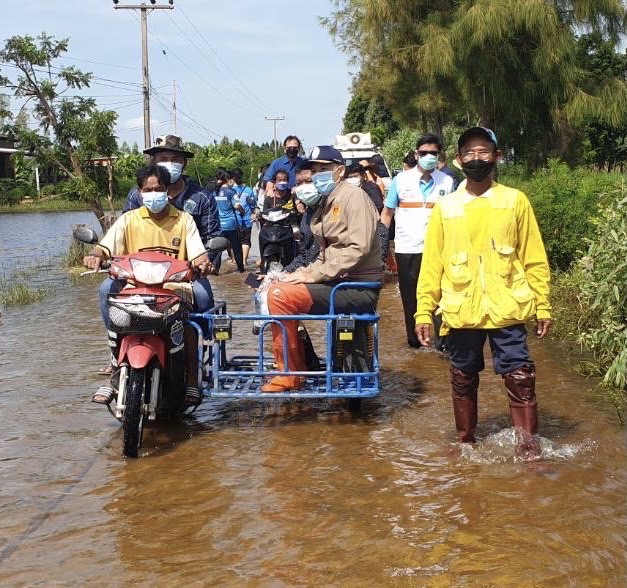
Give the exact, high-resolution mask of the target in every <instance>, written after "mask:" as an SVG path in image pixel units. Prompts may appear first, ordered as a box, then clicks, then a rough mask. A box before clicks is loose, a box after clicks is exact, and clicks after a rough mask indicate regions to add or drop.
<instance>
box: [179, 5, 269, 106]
mask: <svg viewBox="0 0 627 588" xmlns="http://www.w3.org/2000/svg"><path fill="white" fill-rule="evenodd" d="M168 16H169V17H170V20H171V22H172V24H173V25H174V26H175V27H176V28H177V29H178V30H179V32H180V33H181V34H182V35H183V36H184V37H185V38H186V39H187V40H188V41H189V42H190V43H191V44H192V45H193V46H194V47H195V48H196V49H197V50H198V52H199V53H200V55H202V56H203V57H204V58H205V59H206V60H207V63H208V64H209V65H211V67H213V68H214V69H215V70H216V71H217V72H218V73H219V74H220V75H221V76H222V77H223V78H224V79H225V80H226V81H227V83H228V84H229V85H230V86H231V87H232V88H233V89H234V90H235V91H236V92H238V93H239V95H240V96H242V97H243V98H244V99H246V100H248V101H249V102H251V104H252V103H254V108H259V106H261V108H262V110H261V111H259V112H258V114H259V115H260V116H263V109H264V108H265V107H264V106H263V104H261V103H260V102H259V101H258V100H257V99H256V98H255V96H254V95H253V98H252V100H251V98H250V95H251V94H249V93H246V92H242V90H241V89H240V88H238V87H237V86H236V85H235V84H234V83H233V81H232V79H231V78H230V77H229V76H228V75H226V74H225V73H224V72H223V71H221V69H220V68H219V67H218V66H217V65H216V64H215V63H214V62H213V61H212V60H211V58H210V57H209V56H208V55H207V54H206V53H205V52H204V51H203V50H202V48H201V47H199V46H198V45H197V44H196V42H195V41H194V40H193V39H192V38H191V37H190V36H189V35H188V34H187V32H186V31H185V30H184V29H183V28H181V27H180V26H179V24H178V23H177V22H176V20H175V19H174V18H173V17H172V15H171V14H169V15H168ZM188 22H189V19H188ZM190 24H192V23H190ZM192 26H194V25H193V24H192ZM194 29H195V30H196V31H197V32H198V34H199V35H200V32H199V31H198V29H196V28H195V26H194ZM205 42H207V41H205ZM207 45H208V47H209V48H210V49H212V47H211V46H210V45H209V44H208V43H207ZM212 50H213V49H212ZM214 53H215V51H214ZM232 75H233V76H234V75H235V74H232ZM245 89H246V88H245ZM246 90H247V89H246Z"/></svg>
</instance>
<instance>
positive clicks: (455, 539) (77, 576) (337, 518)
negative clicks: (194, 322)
mask: <svg viewBox="0 0 627 588" xmlns="http://www.w3.org/2000/svg"><path fill="white" fill-rule="evenodd" d="M27 217H28V215H27V216H26V217H24V216H23V215H20V216H19V217H18V218H16V219H13V221H12V222H13V223H16V224H15V225H11V226H12V227H13V229H14V230H15V234H16V235H20V234H22V233H25V231H21V229H20V228H19V222H20V219H22V218H23V219H26V220H25V221H24V222H27V223H30V222H31V220H28V219H27ZM69 219H70V215H68V221H69V222H68V225H71V224H72V223H73V222H76V221H75V220H73V219H72V220H69ZM87 220H89V219H87ZM6 222H7V221H6V218H3V217H1V216H0V223H6ZM3 226H6V224H5V225H3ZM28 226H31V225H28ZM0 228H1V227H0ZM62 230H63V231H65V230H67V232H68V234H69V228H68V229H65V228H63V229H62ZM0 235H1V237H0V239H2V241H1V243H2V250H3V251H5V253H6V251H8V250H10V245H7V244H6V242H7V241H6V235H5V234H4V232H3V231H2V230H0ZM24 238H25V239H26V242H28V239H29V238H30V235H26V236H25V237H24ZM15 239H17V237H15ZM18 244H19V243H18ZM59 274H60V275H61V274H62V273H61V272H59ZM59 279H60V280H61V279H62V278H59ZM213 282H214V285H215V289H216V291H217V295H218V297H228V300H229V305H230V308H231V309H233V310H246V311H248V309H249V308H250V293H249V291H248V290H245V289H243V288H242V287H241V277H240V276H239V275H237V274H226V275H224V276H220V277H219V278H217V279H214V280H213ZM97 284H98V279H92V280H89V279H88V280H83V281H80V282H79V283H78V284H76V285H75V286H72V287H64V288H62V289H61V288H57V290H56V291H55V292H54V293H53V294H51V295H50V296H49V297H48V298H47V299H46V300H44V301H43V302H41V303H37V304H33V305H31V306H28V307H23V308H10V309H5V310H4V311H3V313H4V316H3V323H2V325H0V351H1V353H0V411H1V414H2V415H3V417H4V419H3V427H2V428H1V429H0V463H1V464H2V467H1V468H0V584H1V585H3V586H5V585H6V586H51V585H55V586H57V585H58V586H65V585H68V586H69V585H72V586H74V585H93V586H128V585H137V586H144V585H159V586H161V585H171V584H178V585H198V586H272V587H274V586H321V585H324V586H341V587H345V586H349V587H350V586H356V587H357V586H433V587H439V586H499V587H500V586H534V585H535V586H624V585H625V584H626V583H627V577H626V571H625V570H626V559H627V558H626V555H625V554H626V553H627V550H626V547H627V545H626V535H625V531H624V529H625V528H626V525H627V504H626V501H625V490H626V489H627V473H626V471H627V469H626V468H625V457H624V456H625V450H626V449H627V439H626V435H625V431H624V430H623V429H621V428H619V426H618V424H617V422H616V419H615V415H614V414H613V412H612V410H611V409H610V408H609V407H607V406H606V405H605V403H604V402H603V401H602V399H600V398H599V397H597V396H596V395H594V394H592V393H590V392H589V388H591V387H592V386H593V383H591V382H590V381H587V380H585V379H583V378H581V377H580V376H578V375H577V374H576V373H575V372H574V371H573V370H572V369H571V368H570V366H569V365H568V363H567V361H566V360H565V358H564V357H563V353H562V352H561V349H560V348H559V347H558V346H557V345H556V344H554V343H551V342H544V343H539V342H537V341H535V340H534V341H532V353H533V355H534V358H535V359H536V363H537V369H538V394H539V401H540V432H541V434H542V439H541V442H542V448H543V459H542V460H540V461H537V462H531V463H520V462H518V461H517V460H516V459H515V458H514V451H513V431H512V429H511V428H510V423H509V417H508V411H507V397H506V394H505V392H504V389H503V387H502V383H501V380H500V378H498V377H496V376H495V375H494V374H491V373H489V372H485V373H484V374H482V382H481V388H480V393H479V398H480V408H479V427H478V437H479V443H478V444H477V446H475V447H463V448H461V449H460V448H459V447H458V446H457V444H455V443H454V438H455V432H454V423H453V417H452V411H451V407H450V397H449V391H448V364H447V363H446V361H445V359H443V358H442V357H441V356H439V355H437V354H432V353H429V354H425V353H419V352H416V351H413V350H409V349H403V348H402V347H400V345H399V344H398V343H399V342H398V332H399V329H400V330H402V328H403V327H402V318H401V314H400V300H399V298H398V295H397V292H396V288H395V285H394V284H388V285H387V286H386V288H385V290H384V292H383V294H382V297H381V301H380V310H381V311H382V314H383V317H384V318H383V322H382V329H381V341H382V364H383V374H382V381H383V387H384V390H383V393H382V395H381V396H380V397H378V398H375V399H372V400H370V401H366V402H364V410H363V412H362V413H361V414H359V415H352V414H350V413H349V412H347V411H346V410H345V408H344V406H343V405H342V404H341V403H339V402H328V403H327V402H320V401H316V402H313V401H306V402H302V403H301V402H295V401H284V402H282V401H278V400H276V399H275V400H271V401H268V402H267V403H262V402H258V401H245V402H233V401H228V400H221V401H220V402H205V403H204V404H203V405H202V406H201V408H200V409H199V410H198V411H197V412H196V413H195V415H194V417H193V418H190V419H188V420H186V421H184V422H182V423H179V424H176V425H172V426H170V427H162V428H159V429H158V430H154V429H149V430H148V431H147V435H146V447H145V455H144V456H143V458H142V459H138V460H133V461H130V460H125V459H123V458H122V457H121V456H120V453H121V431H120V427H119V424H118V423H117V421H115V420H114V419H113V418H112V417H110V415H109V414H108V413H107V412H106V410H103V409H102V407H98V406H96V405H93V404H91V403H89V402H88V399H89V397H90V394H91V392H92V391H93V389H94V388H95V387H96V386H97V385H98V384H99V382H100V380H99V379H98V377H97V375H96V374H95V371H96V369H97V368H98V367H100V365H101V364H102V362H103V361H105V360H106V350H105V337H104V332H103V329H102V326H101V324H100V320H99V317H98V312H97V307H96V288H97Z"/></svg>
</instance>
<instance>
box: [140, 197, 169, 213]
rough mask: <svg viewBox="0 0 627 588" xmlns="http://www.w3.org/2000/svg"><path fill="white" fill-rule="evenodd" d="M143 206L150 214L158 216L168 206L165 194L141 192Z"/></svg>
mask: <svg viewBox="0 0 627 588" xmlns="http://www.w3.org/2000/svg"><path fill="white" fill-rule="evenodd" d="M142 200H143V201H144V206H145V207H146V208H147V209H148V210H149V211H150V212H152V213H154V214H158V213H159V212H161V211H162V210H163V209H164V208H165V207H166V206H167V205H168V193H167V192H142Z"/></svg>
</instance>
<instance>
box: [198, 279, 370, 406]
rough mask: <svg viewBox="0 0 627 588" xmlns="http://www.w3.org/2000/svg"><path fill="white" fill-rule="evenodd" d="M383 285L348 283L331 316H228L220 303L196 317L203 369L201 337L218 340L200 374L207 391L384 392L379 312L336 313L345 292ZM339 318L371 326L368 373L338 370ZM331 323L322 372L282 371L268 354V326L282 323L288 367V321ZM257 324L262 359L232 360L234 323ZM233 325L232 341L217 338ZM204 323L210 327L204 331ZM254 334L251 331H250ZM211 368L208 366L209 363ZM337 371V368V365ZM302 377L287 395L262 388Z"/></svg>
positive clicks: (255, 394)
mask: <svg viewBox="0 0 627 588" xmlns="http://www.w3.org/2000/svg"><path fill="white" fill-rule="evenodd" d="M380 287H381V284H380V283H379V282H343V283H340V284H338V285H337V286H335V287H334V288H333V289H332V290H331V295H330V305H329V312H328V314H301V315H259V314H228V313H227V307H226V302H218V303H217V304H216V306H215V307H214V308H212V309H211V310H210V311H208V312H205V313H192V314H190V315H189V318H188V323H189V324H190V325H191V326H192V327H193V328H195V329H196V331H197V332H198V333H199V346H198V347H199V350H198V353H199V366H202V365H203V362H202V359H203V357H202V356H203V355H204V353H205V346H203V344H202V337H201V335H203V333H204V335H205V337H207V336H208V337H209V338H210V339H212V340H211V341H210V342H209V345H208V346H207V347H208V349H209V354H210V359H209V361H208V362H205V366H206V367H205V369H204V370H202V373H200V374H199V376H201V377H199V382H200V381H202V386H201V387H202V391H203V394H204V395H205V396H208V397H210V398H247V399H251V398H256V399H260V398H263V399H264V400H268V399H273V398H345V399H357V398H372V397H374V396H377V395H378V394H379V392H380V386H379V314H378V313H377V312H374V313H366V314H355V313H349V314H347V313H337V312H336V310H335V306H336V305H335V296H336V293H337V291H338V290H340V289H354V288H377V289H378V288H380ZM338 319H352V320H354V321H355V324H357V323H360V325H361V328H363V327H364V325H366V326H367V325H371V329H370V331H369V333H370V344H369V346H368V347H369V349H368V358H367V364H368V366H367V367H368V368H369V369H368V370H367V371H359V372H357V371H334V369H333V368H334V363H337V362H334V354H335V353H336V351H337V346H338V341H337V340H336V338H337V332H336V331H337V329H336V325H337V321H338ZM284 320H298V321H325V322H326V330H325V339H326V341H325V344H326V356H325V357H324V358H322V357H321V358H320V360H321V361H320V363H321V368H320V369H319V370H308V371H289V370H286V371H280V370H277V369H276V366H275V365H274V357H273V356H272V355H268V354H264V343H265V334H266V333H267V332H269V331H270V329H268V325H273V324H276V325H278V326H279V327H280V328H281V330H282V336H283V350H284V351H283V353H284V357H283V359H284V365H286V366H287V365H288V362H287V332H286V329H285V326H284V325H283V323H282V321H284ZM239 321H248V322H249V323H250V324H251V326H252V324H253V321H257V324H259V325H260V332H259V334H258V335H257V355H233V356H232V357H229V356H228V353H227V344H230V345H234V344H235V342H234V341H233V340H232V339H231V338H230V325H232V324H233V323H234V322H239ZM217 324H218V325H225V324H228V325H229V328H228V329H227V331H226V332H228V333H229V334H228V336H229V338H228V339H225V340H224V339H222V340H221V339H218V338H217V337H215V334H214V326H215V325H217ZM201 325H204V328H203V327H201ZM249 332H250V331H249ZM207 364H208V365H207ZM336 367H337V366H336ZM281 375H290V376H301V377H303V378H305V383H304V385H303V387H302V388H301V389H298V390H293V391H286V392H273V393H264V392H261V386H262V384H263V383H264V381H267V378H269V377H272V376H281Z"/></svg>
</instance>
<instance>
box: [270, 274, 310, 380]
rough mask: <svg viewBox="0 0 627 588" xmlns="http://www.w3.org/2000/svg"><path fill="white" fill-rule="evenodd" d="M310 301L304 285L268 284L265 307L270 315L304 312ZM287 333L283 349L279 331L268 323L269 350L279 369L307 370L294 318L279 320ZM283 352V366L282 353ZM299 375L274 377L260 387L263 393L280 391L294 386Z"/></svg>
mask: <svg viewBox="0 0 627 588" xmlns="http://www.w3.org/2000/svg"><path fill="white" fill-rule="evenodd" d="M312 304H313V300H312V298H311V294H310V293H309V290H308V289H307V287H306V286H305V285H304V284H282V283H281V282H278V283H276V284H273V285H272V286H270V290H269V291H268V310H269V311H270V314H304V313H307V312H309V310H310V309H311V306H312ZM283 325H284V326H285V330H286V332H287V349H285V347H284V341H283V332H282V329H281V327H280V326H279V325H275V324H273V325H272V352H273V354H274V359H275V361H276V364H277V366H278V368H279V370H290V371H292V370H294V371H304V370H306V369H307V363H306V361H305V350H304V347H303V343H302V341H301V340H300V337H299V336H298V321H295V320H286V321H283ZM285 351H287V366H286V365H285V361H284V352H285ZM302 383H303V378H302V377H299V376H275V377H274V378H272V380H271V381H270V382H269V383H268V384H265V385H264V386H263V387H262V391H264V392H283V391H286V390H294V389H298V388H300V387H301V386H302Z"/></svg>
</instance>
